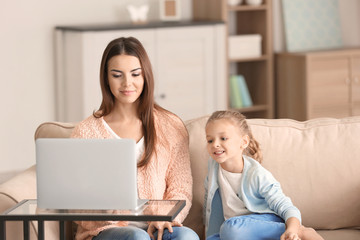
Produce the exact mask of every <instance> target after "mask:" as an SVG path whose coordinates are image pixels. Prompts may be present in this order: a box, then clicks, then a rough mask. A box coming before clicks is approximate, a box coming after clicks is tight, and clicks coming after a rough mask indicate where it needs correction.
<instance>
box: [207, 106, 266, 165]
mask: <svg viewBox="0 0 360 240" xmlns="http://www.w3.org/2000/svg"><path fill="white" fill-rule="evenodd" d="M220 119H229V120H231V121H233V122H234V124H236V125H237V126H238V127H239V129H240V131H241V133H242V134H243V135H248V136H249V139H250V141H249V145H248V146H247V147H246V148H245V149H244V154H245V155H247V156H250V157H252V158H254V159H255V160H256V161H258V162H260V163H261V161H262V153H261V150H260V144H259V143H258V142H257V141H256V140H255V138H254V137H253V135H252V132H251V130H250V127H249V125H248V124H247V122H246V117H245V116H244V115H243V114H241V113H240V112H237V111H233V110H227V111H216V112H214V113H213V114H212V115H211V116H210V118H209V119H208V121H207V123H206V125H208V124H209V123H210V122H212V121H215V120H220Z"/></svg>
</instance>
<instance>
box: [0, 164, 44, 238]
mask: <svg viewBox="0 0 360 240" xmlns="http://www.w3.org/2000/svg"><path fill="white" fill-rule="evenodd" d="M23 199H36V168H35V166H32V167H30V168H28V169H26V170H25V171H23V172H21V173H19V174H17V175H16V176H15V177H13V178H11V179H9V180H8V181H6V182H4V183H2V184H1V185H0V212H1V213H3V212H4V211H6V210H8V209H9V208H11V207H13V206H15V205H16V204H17V203H19V202H20V201H22V200H23ZM22 225H23V224H22V222H9V223H7V224H6V239H10V240H11V239H22V236H23V233H22V231H21V229H22ZM36 238H37V237H36V230H35V227H34V225H33V224H31V227H30V239H36Z"/></svg>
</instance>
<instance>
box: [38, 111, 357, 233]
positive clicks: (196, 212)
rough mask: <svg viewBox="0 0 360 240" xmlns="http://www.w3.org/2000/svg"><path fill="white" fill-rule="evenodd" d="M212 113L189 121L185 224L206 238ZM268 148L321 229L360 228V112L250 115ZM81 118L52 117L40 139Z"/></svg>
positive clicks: (277, 172)
mask: <svg viewBox="0 0 360 240" xmlns="http://www.w3.org/2000/svg"><path fill="white" fill-rule="evenodd" d="M206 121H207V117H206V116H205V117H201V118H198V119H193V120H189V121H187V122H185V124H186V127H187V129H188V132H189V141H190V157H191V167H192V173H193V178H194V186H193V193H194V194H193V205H192V208H191V209H190V213H189V215H188V217H187V218H186V220H185V222H184V224H185V225H186V226H189V227H191V228H192V229H194V230H195V231H196V232H197V233H198V234H199V235H200V237H201V238H202V237H203V232H204V231H203V220H202V207H203V201H204V184H203V183H204V179H205V176H206V173H207V160H208V154H207V152H206V140H205V130H204V129H205V124H206ZM248 123H249V125H250V127H251V129H252V132H253V135H254V137H255V138H256V139H257V140H258V142H259V143H260V146H261V149H262V152H263V157H264V160H263V163H262V165H263V166H264V167H265V168H267V169H268V170H269V171H271V172H272V174H273V175H274V176H275V178H276V179H277V180H278V181H279V182H280V183H281V186H282V188H283V190H284V192H285V194H286V195H288V196H289V197H290V198H291V199H292V201H293V203H294V204H295V205H296V206H297V207H298V208H299V209H300V211H301V212H302V217H303V224H304V225H306V226H310V227H313V228H315V229H337V228H348V227H360V174H359V169H360V148H359V146H360V140H359V138H360V116H359V117H349V118H344V119H330V118H323V119H313V120H309V121H305V122H298V121H295V120H290V119H248ZM75 125H76V124H75V123H59V122H49V123H44V124H41V125H40V126H39V128H38V129H37V131H36V133H35V138H39V137H69V136H70V133H71V131H72V129H73V127H74V126H75Z"/></svg>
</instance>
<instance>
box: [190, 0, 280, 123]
mask: <svg viewBox="0 0 360 240" xmlns="http://www.w3.org/2000/svg"><path fill="white" fill-rule="evenodd" d="M231 14H233V15H234V16H233V18H231V19H230V17H229V16H230V15H231ZM193 15H194V20H221V21H224V22H225V23H226V26H227V31H226V36H224V37H225V38H226V40H225V42H226V44H227V45H228V39H229V36H230V35H242V34H260V35H261V56H259V57H251V58H229V56H228V50H227V51H226V54H227V60H228V68H227V73H226V75H227V76H226V78H225V79H226V80H227V83H226V84H227V86H228V87H227V89H228V90H227V96H229V92H230V91H229V78H230V72H232V74H241V75H243V76H244V77H245V80H246V83H247V85H248V88H249V92H250V96H251V98H252V101H253V104H254V105H253V106H251V107H246V108H239V109H238V110H239V111H240V112H243V113H244V114H245V115H246V116H247V117H248V118H273V117H274V80H273V42H272V0H263V3H262V4H261V5H259V6H250V5H246V4H245V3H243V4H241V5H238V6H229V5H228V4H227V0H194V1H193ZM230 21H231V22H230ZM230 25H231V26H232V25H234V28H235V33H234V34H230V29H229V28H230ZM226 49H228V46H227V47H226ZM230 69H231V71H230ZM234 69H235V73H234ZM228 108H230V100H229V97H228Z"/></svg>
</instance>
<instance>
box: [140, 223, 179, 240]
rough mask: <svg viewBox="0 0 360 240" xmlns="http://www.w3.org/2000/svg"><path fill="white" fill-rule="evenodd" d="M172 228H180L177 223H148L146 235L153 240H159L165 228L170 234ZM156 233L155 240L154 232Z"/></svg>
mask: <svg viewBox="0 0 360 240" xmlns="http://www.w3.org/2000/svg"><path fill="white" fill-rule="evenodd" d="M172 227H182V224H181V223H178V222H150V223H149V227H148V230H147V233H148V234H149V236H150V238H151V239H153V240H161V239H162V236H163V234H164V230H165V229H166V228H167V229H168V230H169V232H170V233H172V232H173V229H172ZM156 231H157V239H155V236H154V232H156Z"/></svg>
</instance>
